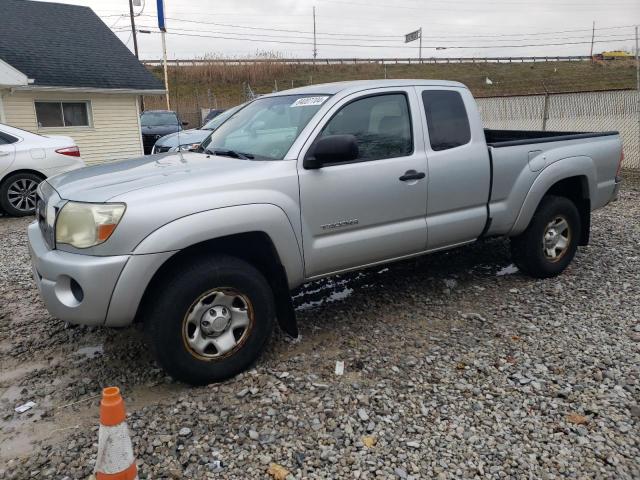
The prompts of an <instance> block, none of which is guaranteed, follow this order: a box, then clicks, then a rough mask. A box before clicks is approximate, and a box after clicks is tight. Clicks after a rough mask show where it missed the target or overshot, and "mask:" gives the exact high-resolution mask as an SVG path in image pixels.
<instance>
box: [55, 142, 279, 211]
mask: <svg viewBox="0 0 640 480" xmlns="http://www.w3.org/2000/svg"><path fill="white" fill-rule="evenodd" d="M265 163H267V162H262V161H252V160H240V159H235V158H228V157H220V156H215V155H205V154H202V153H190V152H189V153H184V154H182V155H180V154H178V153H164V154H159V155H147V156H145V157H140V158H135V159H132V160H124V161H120V162H112V163H105V164H101V165H94V166H91V167H86V168H82V169H79V170H73V171H71V172H67V173H63V174H61V175H56V176H55V177H51V178H48V179H47V182H48V183H49V184H50V185H51V186H52V187H53V188H55V189H56V191H57V192H58V194H59V195H60V197H61V198H63V199H66V200H77V201H83V202H106V201H109V200H110V199H112V198H114V197H116V196H119V195H123V194H125V193H127V192H131V191H134V190H140V189H144V188H150V187H155V186H158V185H162V184H167V183H175V182H189V181H193V179H202V178H204V177H209V178H211V181H212V182H213V181H215V183H227V182H232V181H241V180H242V179H243V178H245V175H246V174H247V172H248V171H249V170H252V169H255V168H256V167H259V166H260V165H263V166H264V164H265ZM269 163H270V162H269Z"/></svg>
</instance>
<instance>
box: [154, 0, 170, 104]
mask: <svg viewBox="0 0 640 480" xmlns="http://www.w3.org/2000/svg"><path fill="white" fill-rule="evenodd" d="M157 2H158V3H157V10H158V29H160V33H161V36H162V64H163V66H164V89H165V90H166V92H167V93H166V97H167V110H171V105H170V104H169V74H168V73H167V70H168V69H167V39H166V38H165V37H166V35H167V25H166V23H165V18H164V0H157Z"/></svg>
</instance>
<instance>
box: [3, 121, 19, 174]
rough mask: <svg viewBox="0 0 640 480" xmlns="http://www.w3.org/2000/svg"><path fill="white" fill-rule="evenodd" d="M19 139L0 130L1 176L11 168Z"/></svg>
mask: <svg viewBox="0 0 640 480" xmlns="http://www.w3.org/2000/svg"><path fill="white" fill-rule="evenodd" d="M17 141H18V139H17V138H16V137H14V136H12V135H9V134H8V133H5V132H3V131H1V130H0V176H1V175H2V174H3V173H4V172H5V171H6V170H8V169H9V167H10V166H11V164H12V163H13V161H14V160H15V156H16V148H15V143H16V142H17Z"/></svg>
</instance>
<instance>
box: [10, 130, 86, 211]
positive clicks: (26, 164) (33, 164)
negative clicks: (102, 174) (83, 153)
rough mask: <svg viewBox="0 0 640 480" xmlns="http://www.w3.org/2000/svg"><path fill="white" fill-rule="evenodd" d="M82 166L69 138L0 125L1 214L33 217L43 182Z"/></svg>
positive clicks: (73, 143)
mask: <svg viewBox="0 0 640 480" xmlns="http://www.w3.org/2000/svg"><path fill="white" fill-rule="evenodd" d="M81 167H84V162H83V161H82V158H81V157H80V149H79V148H78V146H77V145H76V143H75V141H74V140H73V139H72V138H70V137H61V136H43V135H37V134H35V133H31V132H27V131H25V130H20V129H19V128H14V127H10V126H8V125H3V124H1V123H0V211H2V212H4V213H7V214H9V215H13V216H23V215H30V214H32V213H33V212H34V210H35V208H36V187H37V186H38V184H39V183H40V182H41V181H42V180H44V179H45V178H47V177H50V176H53V175H57V174H59V173H63V172H68V171H69V170H75V169H76V168H81Z"/></svg>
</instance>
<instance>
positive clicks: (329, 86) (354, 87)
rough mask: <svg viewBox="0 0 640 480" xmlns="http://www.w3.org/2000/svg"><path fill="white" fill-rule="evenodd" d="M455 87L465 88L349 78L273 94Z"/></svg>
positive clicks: (445, 82) (443, 82)
mask: <svg viewBox="0 0 640 480" xmlns="http://www.w3.org/2000/svg"><path fill="white" fill-rule="evenodd" d="M414 86H428V87H457V88H467V87H466V85H464V84H462V83H460V82H452V81H450V80H421V79H414V80H412V79H406V80H405V79H392V80H350V81H346V82H332V83H320V84H317V85H308V86H306V87H298V88H291V89H289V90H283V91H281V92H277V93H274V94H273V95H306V94H327V95H335V94H336V93H339V92H343V91H345V90H351V91H354V92H357V91H360V90H367V89H370V88H384V87H414Z"/></svg>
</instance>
